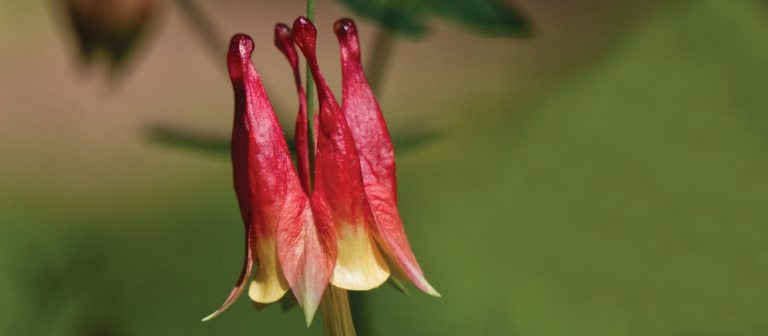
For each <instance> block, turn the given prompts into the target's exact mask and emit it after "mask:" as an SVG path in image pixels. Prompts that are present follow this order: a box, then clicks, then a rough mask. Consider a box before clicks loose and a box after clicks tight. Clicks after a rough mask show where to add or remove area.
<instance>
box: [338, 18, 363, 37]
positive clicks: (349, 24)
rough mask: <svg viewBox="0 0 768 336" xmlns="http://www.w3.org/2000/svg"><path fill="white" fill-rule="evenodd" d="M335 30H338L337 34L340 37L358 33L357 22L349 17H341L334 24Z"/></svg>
mask: <svg viewBox="0 0 768 336" xmlns="http://www.w3.org/2000/svg"><path fill="white" fill-rule="evenodd" d="M333 30H334V31H335V32H336V36H338V37H340V38H341V37H346V36H349V35H350V34H356V33H357V27H356V26H355V22H354V21H352V19H349V18H341V19H339V20H338V21H336V23H334V24H333Z"/></svg>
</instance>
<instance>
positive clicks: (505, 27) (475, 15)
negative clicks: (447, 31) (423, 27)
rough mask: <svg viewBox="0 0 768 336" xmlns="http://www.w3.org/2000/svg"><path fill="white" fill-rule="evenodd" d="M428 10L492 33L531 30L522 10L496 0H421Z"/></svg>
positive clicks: (526, 31) (512, 33)
mask: <svg viewBox="0 0 768 336" xmlns="http://www.w3.org/2000/svg"><path fill="white" fill-rule="evenodd" d="M420 1H423V2H424V3H427V4H428V8H429V12H431V13H434V14H436V15H440V16H442V17H445V18H447V19H451V20H454V21H456V22H458V23H460V24H462V25H465V26H467V27H469V28H472V29H474V30H476V31H478V32H482V33H487V34H494V35H507V34H509V35H519V36H525V35H528V34H529V33H530V25H529V23H528V21H527V20H526V18H525V17H524V16H523V15H522V14H521V12H520V11H519V10H518V9H517V8H515V7H513V6H512V5H510V4H509V2H505V1H499V0H420Z"/></svg>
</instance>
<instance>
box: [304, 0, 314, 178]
mask: <svg viewBox="0 0 768 336" xmlns="http://www.w3.org/2000/svg"><path fill="white" fill-rule="evenodd" d="M307 19H309V21H313V22H314V20H315V0H307ZM305 73H306V74H307V76H306V77H307V90H306V91H307V126H308V127H307V133H308V135H309V141H307V142H308V143H309V146H308V147H309V171H311V172H313V171H315V137H314V135H313V134H314V124H315V118H314V116H315V82H314V80H313V79H312V71H310V69H309V64H307V67H306V70H305ZM309 178H310V179H314V174H310V177H309ZM312 182H314V181H312ZM310 184H311V185H314V183H310Z"/></svg>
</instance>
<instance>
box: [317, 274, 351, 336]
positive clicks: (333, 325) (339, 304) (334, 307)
mask: <svg viewBox="0 0 768 336" xmlns="http://www.w3.org/2000/svg"><path fill="white" fill-rule="evenodd" d="M321 305H322V307H323V330H324V334H325V336H355V335H356V334H355V325H354V323H353V322H352V313H351V312H350V310H349V298H348V296H347V291H346V290H344V289H341V288H338V287H335V286H333V285H329V286H328V288H327V289H326V290H325V294H323V301H322V303H321Z"/></svg>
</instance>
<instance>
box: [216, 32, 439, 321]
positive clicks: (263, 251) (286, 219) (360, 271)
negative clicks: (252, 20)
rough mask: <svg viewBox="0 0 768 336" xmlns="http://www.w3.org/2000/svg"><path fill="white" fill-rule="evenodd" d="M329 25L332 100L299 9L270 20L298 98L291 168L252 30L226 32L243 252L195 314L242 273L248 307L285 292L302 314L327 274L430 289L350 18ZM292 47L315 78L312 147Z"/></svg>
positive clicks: (358, 283)
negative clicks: (229, 276) (335, 82)
mask: <svg viewBox="0 0 768 336" xmlns="http://www.w3.org/2000/svg"><path fill="white" fill-rule="evenodd" d="M334 30H335V32H336V36H337V38H338V40H339V45H340V48H341V63H342V79H343V81H342V97H343V105H339V103H338V102H337V101H336V98H335V96H334V94H333V92H332V91H331V89H330V88H329V86H328V84H327V82H326V81H325V78H324V77H323V74H322V72H321V71H320V67H319V64H318V61H317V56H316V52H315V48H316V38H317V31H316V29H315V26H314V25H313V24H312V22H311V21H310V20H309V19H307V18H305V17H299V18H298V19H296V21H295V22H294V24H293V28H292V29H291V28H289V27H288V26H287V25H285V24H278V25H277V26H276V27H275V45H276V46H277V47H278V49H279V50H280V51H281V52H282V53H283V54H284V55H285V57H286V59H287V60H288V62H289V64H290V66H291V69H292V71H293V75H294V79H295V82H296V90H297V94H298V96H299V112H298V116H297V118H296V126H295V129H296V137H295V140H296V144H295V147H296V150H297V166H298V170H297V169H294V166H293V164H292V161H291V157H290V153H289V151H288V146H287V144H286V142H285V138H284V136H283V133H282V129H281V128H280V125H279V123H278V120H277V117H276V116H275V112H274V110H273V108H272V105H271V104H270V102H269V99H268V98H267V94H266V92H265V90H264V86H263V85H262V83H261V80H260V78H259V75H258V73H257V72H256V70H255V68H254V67H253V65H252V63H251V60H250V57H251V53H252V51H253V49H254V45H253V40H251V38H250V37H248V36H247V35H244V34H237V35H235V36H234V37H233V38H232V41H231V42H230V47H229V52H228V55H227V64H228V66H229V74H230V79H231V80H232V86H233V89H234V92H235V119H234V123H233V129H232V165H233V175H234V182H235V183H234V184H235V193H236V195H237V199H238V203H239V206H240V213H241V216H242V219H243V223H244V226H245V233H246V234H245V237H246V238H245V247H246V248H245V250H246V251H245V261H244V264H243V267H242V272H241V274H240V277H239V279H238V281H237V283H236V285H235V287H234V288H233V289H232V291H231V292H230V295H229V297H228V298H227V300H226V301H225V302H224V304H223V305H222V307H221V308H219V309H218V310H217V311H216V312H214V313H213V314H211V315H210V316H209V317H207V318H206V319H205V320H207V319H210V318H213V317H215V316H216V315H218V314H219V313H221V312H222V311H223V310H225V309H226V308H227V307H229V305H231V304H232V303H233V302H234V301H235V300H236V299H237V297H238V296H239V295H240V294H241V293H242V292H243V290H244V288H245V285H246V284H247V283H248V282H249V280H250V289H249V291H248V294H249V296H250V298H251V300H253V301H254V302H255V303H257V304H258V305H264V304H269V303H272V302H275V301H277V300H280V299H281V298H282V297H283V296H284V295H285V293H286V292H288V291H289V290H290V291H291V292H292V293H293V295H294V296H295V297H296V299H297V301H298V302H299V304H300V305H301V306H302V308H303V309H304V312H305V316H306V318H307V323H310V322H311V320H312V317H313V316H314V313H315V311H316V310H317V307H318V306H319V304H320V300H321V298H322V295H323V292H324V291H325V289H326V287H327V286H328V285H329V284H330V285H332V286H335V287H339V288H342V289H347V290H370V289H374V288H376V287H378V286H380V285H381V284H382V283H383V282H385V281H386V280H387V279H388V278H389V277H390V275H392V276H394V277H398V278H399V279H400V280H405V279H408V280H410V281H411V282H413V283H414V285H416V286H417V287H418V288H420V289H421V290H422V291H424V292H426V293H427V294H430V295H433V296H439V294H438V293H437V291H435V290H434V288H432V286H431V285H430V284H429V283H428V282H427V280H426V279H425V277H424V273H423V272H422V270H421V268H420V266H419V264H418V263H417V262H416V258H415V257H414V255H413V252H412V251H411V247H410V245H409V243H408V239H407V237H406V236H405V231H404V230H403V225H402V220H401V219H400V215H399V212H398V210H397V182H396V178H395V157H394V149H393V146H392V141H391V139H390V136H389V132H388V131H387V127H386V124H385V122H384V118H383V116H382V114H381V108H380V107H379V104H378V103H377V101H376V98H375V97H374V95H373V92H372V91H371V88H370V86H369V85H368V82H367V80H366V78H365V75H364V73H363V69H362V65H361V62H360V46H359V43H358V36H357V28H356V27H355V24H354V22H353V21H352V20H350V19H341V20H339V21H337V22H336V24H335V25H334ZM295 47H298V49H299V50H300V51H301V53H302V54H303V55H304V58H305V59H306V61H307V63H308V65H309V68H310V70H311V72H312V78H313V80H314V81H315V84H316V88H317V95H318V101H319V113H318V115H317V116H316V117H314V118H313V119H316V122H315V123H314V124H315V127H316V128H315V132H314V134H315V139H313V140H314V143H315V144H316V150H314V151H312V152H310V149H309V148H310V146H309V136H308V132H307V131H308V111H307V101H306V100H307V99H306V94H305V92H304V90H303V88H302V83H301V75H300V73H299V59H298V53H297V51H296V48H295ZM312 158H314V162H315V165H314V171H310V164H309V162H310V161H311V159H312ZM254 268H256V270H255V275H253V278H252V279H251V273H252V271H253V269H254Z"/></svg>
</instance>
